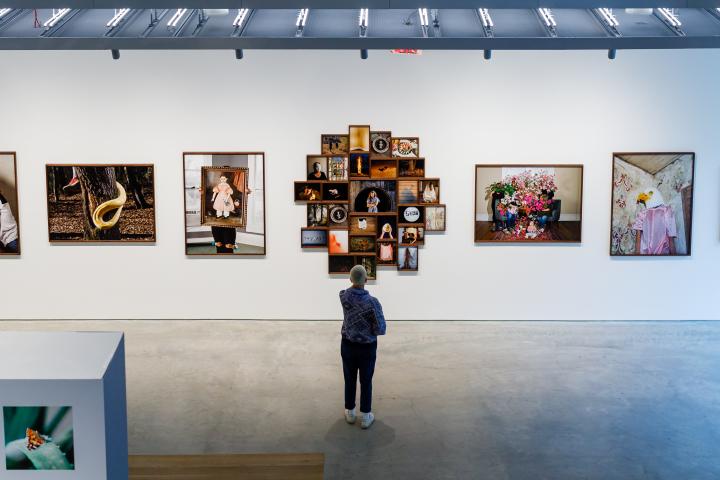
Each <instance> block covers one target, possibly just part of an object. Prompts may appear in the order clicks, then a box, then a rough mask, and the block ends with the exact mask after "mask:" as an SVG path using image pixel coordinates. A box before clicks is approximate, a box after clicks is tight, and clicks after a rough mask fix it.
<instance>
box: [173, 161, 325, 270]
mask: <svg viewBox="0 0 720 480" xmlns="http://www.w3.org/2000/svg"><path fill="white" fill-rule="evenodd" d="M221 177H225V178H224V179H221ZM183 180H184V184H185V254H186V255H212V256H215V255H240V256H257V255H265V246H266V241H265V154H264V153H262V152H185V153H184V154H183ZM306 186H308V187H309V190H308V191H306V189H305V187H306ZM294 188H295V200H296V201H313V200H315V199H316V198H315V197H317V199H318V200H319V195H320V191H319V188H320V184H319V183H310V182H297V183H296V184H295V186H294ZM311 199H312V200H311ZM216 207H217V208H216ZM218 215H219V217H218Z"/></svg>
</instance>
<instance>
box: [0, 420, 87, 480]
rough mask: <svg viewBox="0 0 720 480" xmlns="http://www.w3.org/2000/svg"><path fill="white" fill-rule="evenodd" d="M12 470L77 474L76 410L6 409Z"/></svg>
mask: <svg viewBox="0 0 720 480" xmlns="http://www.w3.org/2000/svg"><path fill="white" fill-rule="evenodd" d="M3 419H4V425H5V467H6V468H7V469H8V470H75V465H74V464H75V449H74V443H73V419H72V407H3Z"/></svg>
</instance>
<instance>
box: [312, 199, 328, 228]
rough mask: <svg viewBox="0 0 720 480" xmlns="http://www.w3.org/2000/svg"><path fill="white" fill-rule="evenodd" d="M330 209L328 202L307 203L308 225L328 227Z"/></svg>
mask: <svg viewBox="0 0 720 480" xmlns="http://www.w3.org/2000/svg"><path fill="white" fill-rule="evenodd" d="M329 213H330V210H329V209H328V205H327V204H323V203H308V205H307V219H308V221H307V226H308V227H315V228H317V227H327V226H328V222H329V217H328V215H329Z"/></svg>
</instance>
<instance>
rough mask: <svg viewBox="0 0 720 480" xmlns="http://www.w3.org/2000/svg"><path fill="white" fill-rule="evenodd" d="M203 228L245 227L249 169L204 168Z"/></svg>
mask: <svg viewBox="0 0 720 480" xmlns="http://www.w3.org/2000/svg"><path fill="white" fill-rule="evenodd" d="M202 181H203V185H202V192H203V195H202V200H203V205H202V210H203V215H202V219H201V220H202V224H203V225H211V226H216V227H233V228H238V227H244V226H245V223H246V219H247V208H246V202H247V196H248V194H249V193H250V192H249V189H248V186H247V169H244V168H221V167H203V169H202Z"/></svg>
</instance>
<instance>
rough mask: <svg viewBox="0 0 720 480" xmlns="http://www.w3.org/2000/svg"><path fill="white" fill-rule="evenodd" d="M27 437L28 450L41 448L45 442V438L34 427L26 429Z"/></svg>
mask: <svg viewBox="0 0 720 480" xmlns="http://www.w3.org/2000/svg"><path fill="white" fill-rule="evenodd" d="M25 437H26V438H27V449H28V450H35V449H37V448H40V445H42V444H43V443H45V439H43V438H42V437H41V436H40V434H39V433H38V432H37V431H35V430H33V429H32V428H28V429H26V430H25Z"/></svg>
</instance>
